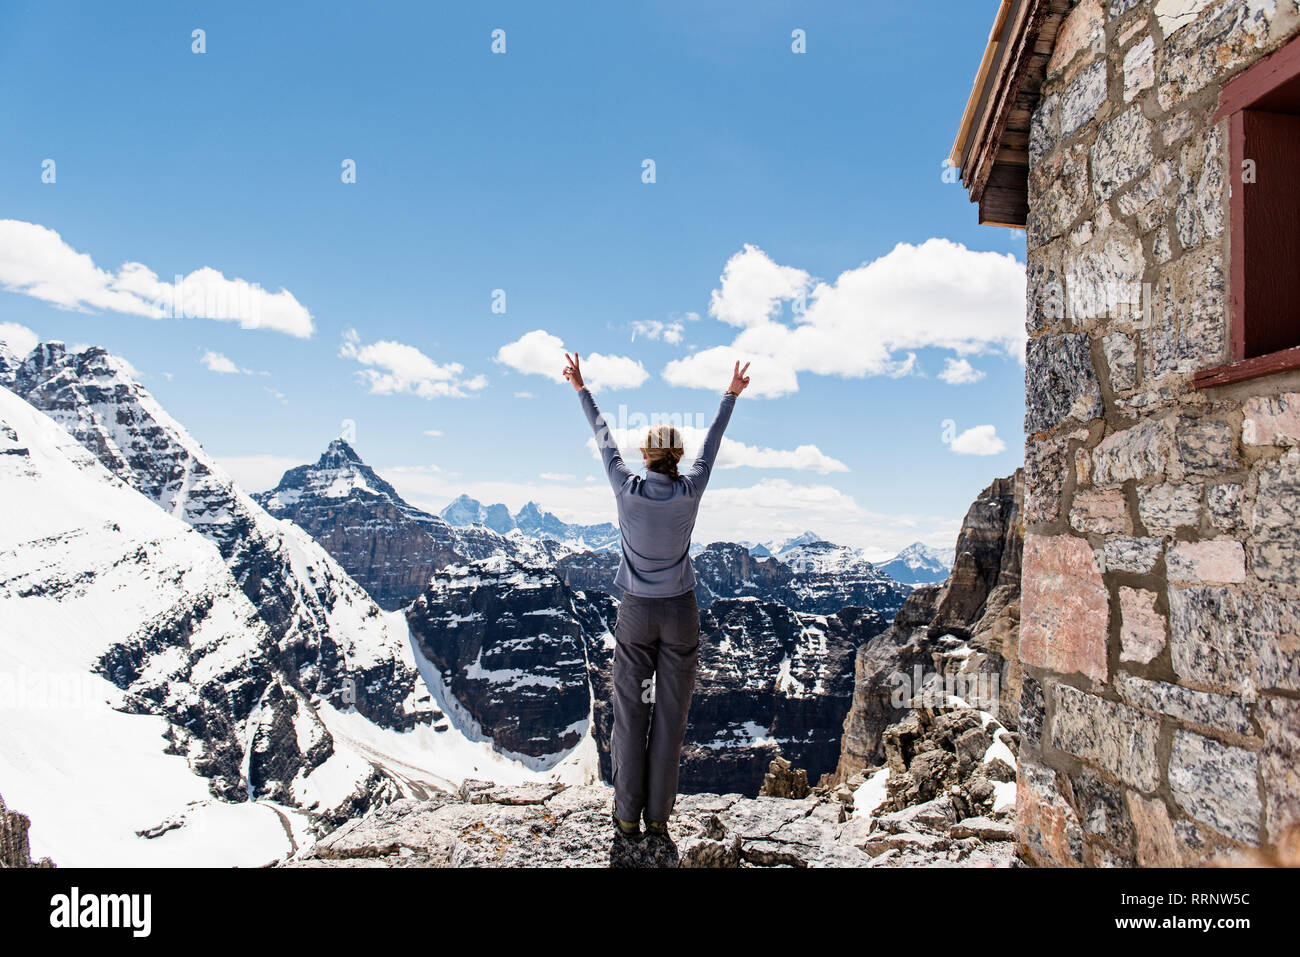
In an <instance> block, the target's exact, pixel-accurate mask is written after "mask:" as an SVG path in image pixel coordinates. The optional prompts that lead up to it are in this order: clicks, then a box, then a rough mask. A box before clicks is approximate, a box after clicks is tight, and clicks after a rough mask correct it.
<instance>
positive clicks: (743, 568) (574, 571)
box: [556, 541, 911, 618]
mask: <svg viewBox="0 0 1300 957" xmlns="http://www.w3.org/2000/svg"><path fill="white" fill-rule="evenodd" d="M618 560H619V556H618V553H616V552H599V553H593V552H580V553H577V554H574V555H569V556H566V557H564V558H561V559H560V560H559V561H558V562H557V563H556V571H557V572H558V573H559V574H560V576H561V577H563V578H564V580H565V582H566V583H568V584H569V585H570V586H571V587H573V588H585V589H594V588H599V589H600V590H602V591H606V592H610V593H611V594H617V592H618V589H617V588H616V587H615V585H614V574H615V572H617V571H618ZM691 564H692V565H693V566H694V568H695V578H696V587H695V592H696V597H697V599H698V600H699V603H700V607H701V608H708V607H709V606H710V605H712V603H713V602H714V601H717V600H718V599H720V598H758V599H760V600H762V601H768V602H778V603H780V604H783V605H787V606H789V607H790V608H792V609H793V610H795V611H799V612H807V613H810V614H821V615H829V614H834V613H835V612H837V611H839V610H840V609H841V608H844V607H846V606H848V605H853V606H857V607H862V608H870V609H871V610H872V611H875V612H877V613H879V614H881V615H884V616H886V618H888V617H889V616H891V615H893V614H895V613H896V612H897V611H898V609H899V608H901V607H902V604H903V601H904V600H905V599H906V598H907V596H908V594H909V593H910V591H911V586H908V585H903V584H900V583H899V582H896V581H894V580H893V579H892V578H890V577H889V576H888V575H885V574H882V573H881V572H879V571H877V570H876V568H875V566H873V565H872V564H871V563H870V562H867V561H865V560H863V559H862V558H861V557H860V556H859V555H857V554H856V553H855V552H854V551H853V550H852V549H847V548H844V547H842V546H839V545H832V544H831V543H830V542H823V541H817V542H814V543H811V544H804V545H799V546H796V547H794V548H792V549H791V550H789V551H788V552H786V553H784V556H783V557H781V558H774V557H766V558H759V557H755V556H754V555H753V554H752V553H751V552H750V550H749V549H748V548H746V547H745V546H744V545H738V544H736V543H734V542H714V543H712V544H711V545H709V546H708V547H706V548H703V549H701V550H699V551H698V552H696V553H695V554H694V555H692V557H691Z"/></svg>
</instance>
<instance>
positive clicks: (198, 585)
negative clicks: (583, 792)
mask: <svg viewBox="0 0 1300 957" xmlns="http://www.w3.org/2000/svg"><path fill="white" fill-rule="evenodd" d="M7 368H8V370H9V371H8V373H7V374H6V375H5V378H4V384H5V385H6V386H8V387H9V389H13V390H14V391H12V392H11V391H9V389H0V413H2V414H3V415H2V418H3V425H2V427H0V486H2V488H0V622H3V631H2V633H0V637H2V638H3V640H2V641H0V657H2V658H3V666H0V672H2V673H5V674H11V675H19V676H20V677H21V678H22V680H23V682H24V689H26V688H27V687H28V686H30V687H31V688H33V689H35V691H34V692H33V694H34V695H35V696H36V697H35V698H33V699H32V700H33V701H34V702H35V703H34V704H33V705H32V707H30V708H25V707H23V706H22V705H21V704H20V706H19V707H20V710H21V711H22V713H17V712H15V713H14V714H16V717H15V718H14V720H12V721H11V720H6V721H5V722H3V727H0V780H3V781H4V785H5V793H6V795H7V796H8V797H9V798H10V799H11V800H12V801H14V802H15V803H21V804H22V805H23V806H25V807H27V808H29V809H31V812H32V841H33V846H34V847H35V848H36V849H37V851H38V853H43V854H49V855H51V856H52V857H53V858H54V859H55V861H56V863H59V864H77V863H80V864H122V863H180V862H188V863H201V864H223V863H240V864H260V863H265V862H267V861H269V860H273V859H275V858H277V857H279V856H283V855H284V854H287V853H290V852H291V851H292V850H293V848H294V846H295V843H296V842H298V841H299V840H300V839H301V838H303V837H309V836H310V835H309V834H308V831H309V830H312V829H317V828H320V827H323V826H327V825H330V824H335V823H338V822H339V821H341V820H343V819H345V818H347V817H350V816H352V815H354V814H356V813H358V812H360V811H362V810H364V809H365V808H366V807H367V806H369V805H370V804H372V803H374V802H375V801H383V800H387V799H389V798H391V797H395V796H400V795H403V794H407V795H417V796H418V795H423V794H427V793H430V792H431V791H433V790H436V789H454V788H455V787H457V786H458V785H459V783H460V782H461V781H462V780H463V779H464V778H465V777H467V776H472V775H473V774H483V775H485V776H488V777H491V778H493V779H495V780H500V781H509V780H513V781H516V782H522V781H527V780H539V779H555V780H571V781H582V780H587V779H589V778H590V776H591V774H592V773H593V772H592V771H591V769H590V768H589V767H583V766H581V762H580V761H578V760H576V759H575V760H572V761H564V762H560V763H559V764H558V765H557V766H556V767H554V768H553V769H551V771H550V773H549V774H539V773H538V772H536V771H534V770H532V769H530V768H528V767H526V766H525V765H524V764H522V763H520V762H516V761H511V760H508V759H506V758H503V757H502V756H501V755H499V754H497V753H495V752H494V751H493V750H492V749H491V747H490V746H489V745H487V744H485V743H483V742H481V741H475V740H471V739H470V738H469V737H466V736H465V735H463V734H461V733H460V732H459V730H458V729H457V728H456V726H455V725H454V722H452V721H451V720H449V719H448V717H447V716H446V714H445V713H444V711H443V710H442V709H440V708H439V707H438V706H437V704H436V701H435V699H436V692H431V690H430V689H431V688H435V689H436V688H439V687H441V684H440V679H438V677H437V673H436V670H432V669H431V668H430V666H429V665H428V663H427V662H426V661H425V660H424V659H423V656H422V655H420V654H419V653H418V651H417V650H416V649H414V648H413V647H412V643H411V638H410V634H409V632H408V630H407V626H406V619H405V616H403V615H402V614H400V613H398V614H385V613H384V612H383V611H382V610H381V609H380V608H379V607H378V606H376V605H375V603H374V602H373V601H371V600H370V598H369V597H368V596H367V595H366V593H365V591H364V590H363V589H362V588H361V587H360V586H359V585H358V584H357V583H356V582H355V581H353V580H352V579H351V578H350V577H349V576H348V575H347V573H346V572H345V571H344V570H343V569H342V568H341V567H339V565H338V564H337V563H336V562H335V561H334V560H333V559H332V558H331V557H330V556H329V555H328V554H327V553H326V552H325V550H324V549H323V548H321V546H320V545H319V544H317V543H316V542H315V541H314V540H312V538H311V537H310V536H309V535H307V534H306V533H305V532H304V531H303V530H302V529H301V528H299V527H298V526H297V525H295V524H293V523H292V522H289V521H284V520H279V519H276V518H273V517H272V516H270V515H269V514H268V513H267V512H266V511H265V510H264V509H262V507H261V506H260V505H258V504H257V503H256V502H254V501H253V500H252V499H251V498H250V497H249V496H247V495H246V494H245V493H244V492H243V491H242V490H240V489H239V488H238V487H237V486H236V485H235V484H234V483H233V482H232V481H231V480H230V478H229V477H228V476H227V475H226V474H225V472H224V471H223V470H221V469H220V467H218V466H217V465H216V464H215V462H213V461H212V460H211V458H210V457H209V456H208V455H207V453H206V452H204V450H203V449H202V447H201V446H200V445H199V444H198V443H197V442H196V441H195V440H194V439H193V437H192V436H190V435H189V434H188V433H187V432H186V431H185V430H184V429H183V428H182V427H181V426H180V425H179V424H178V423H176V422H175V421H174V420H173V419H172V418H171V417H170V416H168V415H167V413H166V412H165V411H164V410H162V408H161V407H160V406H159V405H158V404H157V402H156V401H155V400H154V399H153V397H152V396H151V395H150V394H149V393H148V391H147V390H145V389H144V388H143V387H142V386H140V384H139V383H137V382H136V381H135V380H134V379H133V378H132V376H131V373H130V367H129V366H128V365H127V364H126V363H125V362H123V361H121V360H118V359H115V358H114V357H112V356H110V355H108V354H107V353H106V352H105V351H104V350H102V349H97V348H96V349H87V350H83V351H80V352H69V351H68V350H67V349H66V348H64V347H63V346H62V345H61V344H58V343H46V344H43V345H41V346H38V347H37V348H36V349H35V350H34V351H33V352H32V353H31V355H29V356H28V357H26V358H25V359H24V360H23V362H22V363H21V364H19V365H16V366H15V365H14V364H13V363H8V364H7ZM16 393H22V395H23V396H26V397H28V398H29V399H30V400H31V402H32V403H33V404H34V405H39V406H41V407H42V408H43V409H46V410H48V413H49V414H48V415H47V414H44V413H43V412H41V411H37V409H36V408H34V407H33V404H29V403H28V402H26V401H23V400H22V399H21V398H20V397H19V396H18V395H17V394H16ZM92 453H93V454H92ZM69 683H70V684H71V687H72V688H73V689H74V692H75V694H76V698H75V704H76V707H74V708H67V707H54V708H52V707H49V705H48V703H47V701H46V700H45V698H47V697H48V694H49V693H50V691H51V689H54V688H56V687H63V686H64V685H66V684H69ZM25 693H26V692H25ZM23 700H24V701H26V700H28V699H26V698H24V699H23ZM232 809H233V810H232Z"/></svg>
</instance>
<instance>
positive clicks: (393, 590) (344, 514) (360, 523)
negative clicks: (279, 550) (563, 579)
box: [253, 439, 568, 610]
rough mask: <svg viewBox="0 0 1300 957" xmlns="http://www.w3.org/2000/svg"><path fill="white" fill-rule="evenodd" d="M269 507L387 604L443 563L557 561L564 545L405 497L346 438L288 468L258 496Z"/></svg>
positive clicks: (415, 588)
mask: <svg viewBox="0 0 1300 957" xmlns="http://www.w3.org/2000/svg"><path fill="white" fill-rule="evenodd" d="M253 498H254V499H256V500H257V501H258V502H259V503H260V504H261V505H263V506H264V507H265V508H266V510H267V511H268V512H270V513H271V514H272V515H274V516H276V517H277V518H285V519H289V520H291V521H292V522H294V523H295V524H296V525H298V526H300V527H302V528H303V529H305V530H306V531H307V532H308V534H310V535H311V536H312V537H313V538H315V539H316V541H318V542H319V543H320V544H321V546H322V547H323V548H324V549H325V550H326V551H327V552H329V553H330V555H332V556H333V557H334V558H335V559H336V560H337V561H338V562H339V564H340V565H342V566H343V568H344V569H346V570H347V572H348V574H350V575H351V576H352V577H353V578H354V579H356V580H357V581H358V582H359V583H360V584H361V585H362V586H363V587H364V588H365V589H366V591H367V592H369V594H370V596H371V597H372V598H373V599H374V600H375V601H376V602H377V603H378V604H379V605H380V606H381V607H383V608H386V609H388V610H395V609H398V608H401V607H404V606H405V605H407V604H409V603H410V602H411V601H413V600H414V599H415V598H417V597H418V596H419V595H420V593H421V592H422V591H423V590H424V587H425V585H426V584H427V583H428V581H429V578H430V576H431V575H432V574H433V573H434V572H436V571H438V570H439V569H440V568H443V567H444V566H446V565H450V564H454V563H457V562H466V561H473V560H475V559H479V558H487V557H489V556H492V555H504V556H510V557H514V558H519V559H521V560H524V561H530V562H545V561H553V560H554V559H555V558H557V557H559V556H560V555H564V554H567V553H568V549H567V548H566V547H564V546H558V545H556V544H554V543H551V542H548V541H544V540H540V539H534V538H530V537H529V536H527V535H524V534H523V533H521V532H518V531H511V532H509V533H508V534H502V533H499V532H497V531H494V530H493V529H491V528H487V527H484V526H483V525H481V524H478V525H468V526H465V527H463V528H458V527H454V526H453V525H451V524H450V523H448V522H447V521H446V520H444V519H443V518H441V517H439V516H437V515H432V514H430V513H429V512H425V511H423V510H421V509H419V508H416V507H415V506H414V505H411V504H410V503H408V502H406V501H405V500H404V499H403V498H402V497H401V496H400V495H399V494H398V493H397V490H396V489H394V488H393V487H392V486H391V485H390V484H388V482H386V481H385V480H384V479H383V478H382V477H380V475H379V474H378V473H377V472H376V471H375V470H374V469H372V468H371V467H370V466H369V465H367V464H366V463H365V462H363V461H362V459H361V457H360V456H359V455H358V454H357V453H356V451H355V450H354V449H353V448H352V446H350V445H349V444H348V443H347V442H346V441H344V440H343V439H334V440H333V441H332V442H330V444H329V446H328V447H327V448H326V449H325V451H324V453H323V454H322V455H321V457H320V458H319V459H317V460H316V462H315V463H313V464H311V465H300V466H298V467H297V468H293V469H290V470H289V471H287V472H285V473H284V477H283V478H281V480H280V484H279V485H277V486H276V487H275V488H274V489H272V490H271V491H269V492H260V493H257V494H255V495H254V496H253Z"/></svg>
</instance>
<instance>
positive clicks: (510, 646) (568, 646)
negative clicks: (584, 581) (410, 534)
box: [406, 557, 615, 768]
mask: <svg viewBox="0 0 1300 957" xmlns="http://www.w3.org/2000/svg"><path fill="white" fill-rule="evenodd" d="M614 609H615V605H614V603H613V601H612V600H611V599H610V598H609V596H607V595H605V594H604V593H603V592H593V593H591V596H590V597H589V596H588V595H587V594H586V593H584V592H581V591H574V590H573V589H571V588H569V587H567V586H566V585H565V584H564V583H563V582H562V581H561V580H560V579H559V578H558V577H557V576H556V575H555V574H554V573H553V572H552V571H550V570H548V569H546V568H544V567H539V566H527V565H524V564H522V563H521V562H518V561H515V560H513V559H509V558H504V557H496V558H490V559H485V560H483V561H479V562H473V563H470V564H467V565H452V566H448V567H447V568H444V569H442V570H441V571H439V572H437V573H435V574H434V576H433V578H432V579H431V580H430V582H429V584H428V587H427V588H426V589H425V591H424V593H423V594H422V595H420V597H419V598H418V599H416V600H415V601H414V602H413V603H412V604H411V605H410V607H409V608H408V609H407V610H406V616H407V621H408V623H409V625H410V629H411V635H412V637H413V638H414V639H415V641H416V642H417V644H418V647H419V649H420V651H421V652H422V653H423V655H424V656H425V658H427V659H428V661H429V663H430V664H431V665H432V666H433V667H434V668H435V669H436V670H437V672H438V675H439V678H440V680H441V682H442V684H443V688H444V689H445V694H446V695H447V698H446V700H447V701H448V702H453V701H454V702H455V704H449V706H450V707H452V709H453V717H455V718H457V719H458V723H459V724H460V725H461V727H462V728H463V729H464V730H465V731H466V733H467V734H470V735H471V736H478V737H481V738H483V739H486V740H490V741H491V742H492V745H493V747H494V748H496V750H498V751H500V752H502V753H504V754H508V755H510V756H512V757H516V758H518V759H520V760H522V761H524V762H525V763H526V764H528V765H529V766H531V767H534V768H546V767H549V766H551V765H552V764H554V763H555V762H557V761H558V760H560V758H562V757H563V756H564V755H565V754H566V753H568V752H569V751H571V750H572V749H574V748H575V747H577V746H578V744H579V742H581V741H582V739H583V737H584V736H585V735H586V734H587V733H588V731H589V725H590V718H591V712H592V692H591V679H592V672H593V671H597V672H598V671H599V670H600V669H601V668H602V667H604V668H605V669H606V670H608V665H607V664H606V659H607V658H608V652H607V651H606V650H604V646H605V645H606V644H608V643H610V642H612V640H613V638H612V635H611V634H610V632H611V630H612V628H613V624H614ZM592 655H595V656H596V658H597V660H596V662H595V663H594V664H593V663H592V662H591V661H590V660H589V658H590V656H592ZM606 741H607V739H606Z"/></svg>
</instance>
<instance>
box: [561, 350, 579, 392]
mask: <svg viewBox="0 0 1300 957" xmlns="http://www.w3.org/2000/svg"><path fill="white" fill-rule="evenodd" d="M564 358H565V361H566V362H568V365H566V366H565V367H564V378H566V379H568V380H569V384H570V385H572V386H573V391H574V392H581V391H582V388H583V386H582V369H581V367H579V365H578V354H577V353H576V352H575V353H574V354H573V358H571V359H570V358H569V354H568V353H567V352H566V353H565V354H564Z"/></svg>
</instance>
